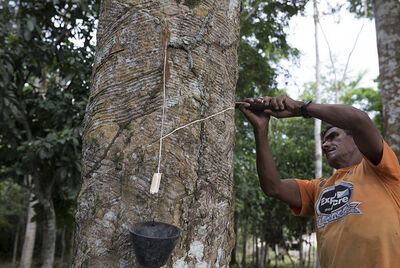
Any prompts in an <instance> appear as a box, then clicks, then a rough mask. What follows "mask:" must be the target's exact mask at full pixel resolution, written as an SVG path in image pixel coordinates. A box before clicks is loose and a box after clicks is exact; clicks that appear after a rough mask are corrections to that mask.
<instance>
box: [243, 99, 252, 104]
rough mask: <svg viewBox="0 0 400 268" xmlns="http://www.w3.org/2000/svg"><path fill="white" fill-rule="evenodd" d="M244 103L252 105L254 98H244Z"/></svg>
mask: <svg viewBox="0 0 400 268" xmlns="http://www.w3.org/2000/svg"><path fill="white" fill-rule="evenodd" d="M244 101H245V102H248V103H254V98H246V99H244Z"/></svg>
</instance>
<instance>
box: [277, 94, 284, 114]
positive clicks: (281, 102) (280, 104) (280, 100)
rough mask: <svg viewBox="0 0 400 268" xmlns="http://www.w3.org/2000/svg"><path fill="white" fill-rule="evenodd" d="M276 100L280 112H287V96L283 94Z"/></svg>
mask: <svg viewBox="0 0 400 268" xmlns="http://www.w3.org/2000/svg"><path fill="white" fill-rule="evenodd" d="M276 99H277V103H278V107H279V110H281V111H283V110H285V101H286V96H285V95H283V94H282V95H280V96H279V97H277V98H276Z"/></svg>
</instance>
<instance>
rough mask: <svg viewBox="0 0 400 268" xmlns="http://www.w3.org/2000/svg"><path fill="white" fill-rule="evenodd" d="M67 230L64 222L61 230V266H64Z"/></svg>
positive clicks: (61, 267)
mask: <svg viewBox="0 0 400 268" xmlns="http://www.w3.org/2000/svg"><path fill="white" fill-rule="evenodd" d="M65 230H66V226H65V224H64V226H63V228H62V231H61V257H60V265H59V266H60V268H63V266H64V253H65Z"/></svg>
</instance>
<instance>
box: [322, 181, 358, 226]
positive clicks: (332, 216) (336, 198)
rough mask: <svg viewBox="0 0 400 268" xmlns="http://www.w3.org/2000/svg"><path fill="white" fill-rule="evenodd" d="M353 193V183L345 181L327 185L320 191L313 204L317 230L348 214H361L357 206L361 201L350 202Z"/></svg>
mask: <svg viewBox="0 0 400 268" xmlns="http://www.w3.org/2000/svg"><path fill="white" fill-rule="evenodd" d="M353 193H354V189H353V184H352V183H351V182H346V181H342V182H340V183H338V184H335V185H334V186H331V187H328V188H326V189H324V190H323V191H322V192H321V193H320V195H319V198H318V201H317V203H316V205H315V213H316V215H317V228H318V230H319V229H323V228H324V227H325V226H326V225H328V224H329V223H331V222H336V221H339V220H341V219H343V218H344V217H346V216H348V215H350V214H362V212H361V211H360V209H358V208H357V207H358V206H359V205H360V204H361V202H351V199H352V197H353Z"/></svg>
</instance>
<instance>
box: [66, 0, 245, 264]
mask: <svg viewBox="0 0 400 268" xmlns="http://www.w3.org/2000/svg"><path fill="white" fill-rule="evenodd" d="M187 5H189V6H187ZM239 13H240V1H237V0H231V1H216V0H215V1H210V0H207V1H206V0H203V1H199V0H197V1H163V0H158V1H116V0H104V1H103V2H102V5H101V12H100V18H99V27H98V31H97V51H96V56H95V63H94V70H93V76H92V83H91V90H90V98H89V103H88V106H87V109H86V116H85V121H84V133H83V165H82V178H83V184H82V188H81V191H80V194H79V197H78V209H77V214H76V223H77V228H76V232H75V243H74V247H75V249H74V264H73V266H74V267H89V266H90V267H137V261H136V257H135V254H134V251H133V248H132V243H131V238H130V234H129V229H130V227H131V225H132V223H134V222H142V221H151V220H153V219H155V220H156V221H163V222H167V223H171V224H174V225H177V226H179V227H181V228H182V229H183V233H182V237H181V238H180V240H179V241H178V244H177V246H176V248H175V250H174V252H173V253H172V257H171V258H170V260H169V262H168V263H167V267H195V266H198V267H211V266H215V267H226V266H228V265H229V256H230V253H231V251H232V248H233V245H234V232H233V220H232V219H233V187H232V186H233V138H234V116H233V111H232V110H229V111H227V112H225V113H222V114H220V115H218V116H216V117H213V118H211V119H209V120H206V121H202V122H199V123H196V124H193V125H191V126H190V127H188V128H183V129H180V130H179V131H177V132H174V133H173V134H172V135H170V136H168V137H167V138H165V139H164V140H163V147H162V161H161V170H160V172H161V173H162V174H163V175H162V179H161V185H160V191H159V192H158V194H155V195H151V194H150V193H149V189H150V182H151V178H152V176H153V173H155V172H156V170H157V162H158V160H159V158H158V153H159V138H160V134H159V133H160V126H161V121H162V110H163V69H164V47H165V46H166V43H167V44H168V47H167V55H166V66H167V72H166V82H165V87H166V103H167V105H166V117H165V130H164V133H165V134H167V133H170V132H171V131H173V130H174V129H176V128H178V127H180V126H183V125H185V124H188V123H190V122H192V121H194V120H198V119H201V118H206V117H207V116H210V115H213V114H215V113H217V112H220V111H222V110H224V109H226V108H229V107H233V105H234V89H235V85H236V80H237V76H238V67H237V47H238V40H239Z"/></svg>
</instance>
